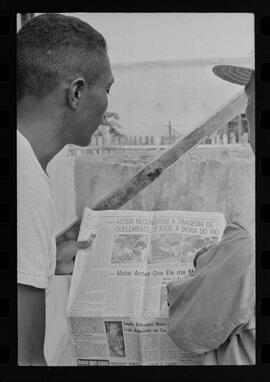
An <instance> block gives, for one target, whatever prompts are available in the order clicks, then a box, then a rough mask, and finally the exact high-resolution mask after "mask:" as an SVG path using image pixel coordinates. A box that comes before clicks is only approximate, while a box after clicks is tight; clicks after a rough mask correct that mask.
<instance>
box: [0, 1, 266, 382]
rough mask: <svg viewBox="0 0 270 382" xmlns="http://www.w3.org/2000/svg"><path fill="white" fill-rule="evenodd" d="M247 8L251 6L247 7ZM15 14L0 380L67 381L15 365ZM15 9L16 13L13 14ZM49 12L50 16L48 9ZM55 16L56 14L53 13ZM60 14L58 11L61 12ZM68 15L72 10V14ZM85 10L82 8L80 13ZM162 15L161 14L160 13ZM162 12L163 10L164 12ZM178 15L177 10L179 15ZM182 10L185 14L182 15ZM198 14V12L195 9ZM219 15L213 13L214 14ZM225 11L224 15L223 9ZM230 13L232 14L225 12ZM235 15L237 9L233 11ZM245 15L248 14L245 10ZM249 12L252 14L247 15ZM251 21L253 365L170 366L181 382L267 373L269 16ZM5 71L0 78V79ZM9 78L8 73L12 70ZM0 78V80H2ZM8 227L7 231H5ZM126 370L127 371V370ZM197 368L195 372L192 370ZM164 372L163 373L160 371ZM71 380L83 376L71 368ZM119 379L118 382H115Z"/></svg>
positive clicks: (10, 42) (5, 168) (1, 191)
mask: <svg viewBox="0 0 270 382" xmlns="http://www.w3.org/2000/svg"><path fill="white" fill-rule="evenodd" d="M251 9H252V7H251ZM16 11H17V10H15V9H13V8H12V9H10V10H9V12H7V13H6V14H4V13H3V14H1V15H0V45H1V54H0V72H1V73H0V142H5V144H3V145H2V146H3V147H2V149H3V151H2V152H1V157H0V216H1V218H0V228H1V239H2V240H1V241H0V286H1V292H0V331H1V337H0V377H1V378H6V380H9V378H12V376H14V375H17V373H21V376H27V378H28V380H30V375H31V377H33V378H34V379H33V380H35V379H36V378H37V377H38V378H39V379H42V378H49V379H50V378H51V379H54V378H55V379H56V378H57V377H60V376H62V374H63V373H65V375H66V378H67V380H72V378H73V372H74V370H70V369H68V371H67V370H66V369H65V368H63V369H62V370H59V369H57V370H52V369H51V368H45V369H44V368H42V369H40V368H36V370H33V368H31V369H32V370H29V369H28V371H27V370H22V368H18V366H17V349H16V346H17V308H16V305H17V298H16V239H15V237H14V235H16V171H15V169H16V153H15V151H16V145H15V134H14V132H15V127H16V121H15V116H16V103H15V102H16V100H15V99H13V98H14V97H13V98H12V99H10V98H9V97H10V89H11V88H12V89H13V91H14V90H16V86H15V79H14V75H11V74H10V73H11V68H13V69H14V67H15V50H14V49H10V46H15V40H16V20H15V18H16ZM19 11H21V10H18V12H19ZM50 11H53V10H52V9H51V10H50ZM58 11H59V10H58ZM60 11H64V8H63V9H61V10H60ZM73 11H74V10H73ZM84 11H87V9H84ZM160 11H162V10H160ZM164 11H166V10H164ZM179 11H180V10H179ZM184 11H188V10H184ZM197 11H200V10H197ZM216 11H219V10H216ZM228 11H230V10H228ZM231 11H233V9H231ZM238 11H241V10H238ZM245 11H248V10H247V9H245ZM251 12H252V10H251ZM254 12H255V21H256V23H255V24H256V31H255V32H256V48H255V55H256V72H257V73H256V89H257V92H256V94H257V96H256V101H257V105H256V125H257V126H258V128H257V136H256V138H257V145H256V150H257V152H256V156H257V158H256V173H257V176H256V178H257V180H256V194H257V200H256V209H257V223H256V232H257V243H256V254H257V258H256V272H257V277H256V279H257V282H256V285H257V286H256V291H257V304H256V305H257V364H256V366H255V367H254V368H253V367H251V368H248V370H247V369H246V368H241V367H240V368H237V370H236V369H235V368H233V370H232V368H231V367H228V368H225V369H224V368H221V369H219V370H217V369H216V368H212V369H209V368H205V369H204V370H203V369H202V368H200V367H199V368H193V369H191V368H188V367H183V368H181V371H180V370H179V368H176V367H171V368H170V375H171V376H173V375H179V376H181V375H183V377H184V378H185V380H194V378H195V376H198V377H200V376H202V375H203V374H204V373H207V379H206V380H208V381H214V380H216V377H217V376H218V377H220V376H221V375H223V376H222V378H223V379H224V380H228V379H230V380H239V377H241V376H249V377H250V378H251V379H252V378H254V380H255V378H256V377H258V375H260V380H261V381H264V380H265V381H266V380H267V377H268V378H269V373H270V358H269V355H268V354H270V330H269V328H270V315H269V306H270V302H269V301H270V282H269V280H270V234H269V232H270V219H269V215H270V213H269V212H270V207H269V205H270V170H269V163H270V158H269V143H270V138H269V135H270V82H269V73H270V71H269V69H268V68H269V65H270V52H269V46H270V16H265V15H267V14H269V15H270V11H268V12H265V10H260V11H259V12H257V11H256V9H254ZM2 71H3V73H4V72H5V74H6V76H7V77H6V78H4V74H3V73H2ZM13 73H14V71H13ZM2 76H3V77H2ZM11 225H12V227H13V228H12V229H11ZM104 369H106V368H100V369H99V371H98V372H97V371H96V370H97V369H96V368H93V369H91V375H92V376H93V375H97V376H98V377H100V378H101V379H102V378H104V377H106V376H108V372H107V371H106V370H104ZM127 369H129V368H127ZM127 369H126V370H122V371H121V372H120V371H119V368H117V367H115V368H114V369H113V370H112V369H111V368H110V378H114V377H119V375H121V378H123V379H124V378H130V377H131V376H133V377H134V378H140V379H141V380H144V378H142V375H143V373H141V371H142V370H138V369H137V368H131V369H130V370H127ZM196 369H197V370H196ZM149 370H150V373H149V372H148V373H145V375H146V376H147V380H148V381H150V380H155V381H158V380H163V379H162V378H164V377H168V374H167V373H168V371H167V370H165V368H149ZM163 370H164V371H163ZM75 375H76V376H77V377H79V376H81V375H85V376H86V377H87V376H88V377H89V370H88V372H85V371H83V370H82V369H80V370H78V369H76V374H75ZM121 378H120V379H121ZM31 380H32V379H31Z"/></svg>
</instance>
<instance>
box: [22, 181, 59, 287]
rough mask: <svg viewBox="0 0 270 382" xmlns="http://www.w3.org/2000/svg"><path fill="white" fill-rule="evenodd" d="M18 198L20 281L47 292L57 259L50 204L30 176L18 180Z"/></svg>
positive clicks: (38, 185)
mask: <svg viewBox="0 0 270 382" xmlns="http://www.w3.org/2000/svg"><path fill="white" fill-rule="evenodd" d="M17 196H18V203H17V205H18V210H17V211H18V220H17V222H18V228H17V230H18V247H17V248H18V250H17V282H18V283H20V284H26V285H30V286H34V287H36V288H42V289H46V288H47V287H48V280H49V277H50V276H51V274H52V264H53V257H55V256H56V255H55V247H54V243H53V240H54V233H53V226H54V225H53V224H54V222H53V218H54V216H53V209H52V205H51V201H50V198H48V197H46V192H45V191H44V189H42V187H41V186H40V184H38V182H37V181H36V180H35V178H31V177H29V179H23V181H19V180H18V192H17ZM53 252H54V253H53Z"/></svg>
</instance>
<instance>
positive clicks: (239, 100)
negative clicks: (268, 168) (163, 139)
mask: <svg viewBox="0 0 270 382" xmlns="http://www.w3.org/2000/svg"><path fill="white" fill-rule="evenodd" d="M245 104H246V97H245V94H244V92H243V91H241V93H239V94H237V95H236V96H235V97H234V98H233V99H231V100H230V101H229V102H228V103H226V104H225V105H223V106H222V107H221V108H219V109H218V110H217V111H216V112H215V113H214V114H212V115H211V116H210V118H208V119H207V120H206V121H205V122H203V123H201V124H200V125H199V126H197V127H196V128H195V129H194V130H193V131H191V132H189V133H187V134H186V135H184V136H183V137H181V138H180V139H179V140H177V141H176V142H175V143H174V144H173V145H172V146H171V147H170V148H169V149H168V150H166V151H164V152H163V153H161V155H160V156H159V157H158V158H155V159H154V160H153V161H152V162H150V163H149V164H147V165H146V166H145V167H144V168H143V169H142V170H141V171H139V172H138V173H137V174H135V175H134V176H132V177H131V178H130V179H129V180H128V181H127V182H126V183H125V184H123V185H120V186H119V187H118V188H117V189H115V190H113V191H112V192H110V193H109V194H108V195H107V196H105V197H104V198H103V199H102V200H100V201H99V202H98V203H96V205H95V206H94V207H92V209H93V210H97V211H98V210H110V209H112V210H114V209H115V210H116V209H119V208H120V207H122V206H123V205H124V204H126V203H127V202H128V201H129V200H131V199H132V198H133V197H134V196H136V195H137V194H138V193H139V192H140V191H141V190H143V189H144V188H145V187H147V186H148V185H149V184H150V183H152V182H153V181H155V180H156V179H157V178H159V176H160V175H161V174H162V173H163V171H164V170H166V169H167V168H169V167H170V166H172V165H173V164H175V163H176V162H177V161H178V160H180V159H182V158H183V157H184V155H185V154H186V153H187V152H189V151H190V150H191V149H194V148H195V147H196V146H197V145H198V144H200V143H201V142H202V141H203V140H204V139H205V138H207V137H209V136H210V135H212V134H213V133H214V132H216V131H217V130H219V129H220V128H222V127H223V126H224V125H226V124H227V123H228V122H230V121H231V120H232V119H233V118H234V117H235V116H237V115H238V114H240V113H241V112H242V111H243V109H244V107H245ZM80 224H81V219H77V220H76V221H75V222H73V223H72V224H71V225H70V226H69V227H67V228H66V229H65V230H64V231H62V232H61V233H60V234H59V235H58V236H57V238H56V242H57V245H59V244H61V243H62V242H63V241H65V240H66V233H67V232H68V231H73V232H74V233H75V234H76V237H77V235H78V232H79V228H80Z"/></svg>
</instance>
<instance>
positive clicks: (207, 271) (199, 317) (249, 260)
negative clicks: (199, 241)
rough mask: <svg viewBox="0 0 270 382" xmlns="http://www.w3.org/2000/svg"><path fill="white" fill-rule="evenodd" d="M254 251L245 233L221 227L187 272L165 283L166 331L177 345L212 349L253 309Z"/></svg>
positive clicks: (201, 350) (236, 227)
mask: <svg viewBox="0 0 270 382" xmlns="http://www.w3.org/2000/svg"><path fill="white" fill-rule="evenodd" d="M254 259H255V252H254V246H253V242H252V239H251V237H250V235H249V233H248V232H247V231H246V230H245V229H244V228H242V227H240V226H239V225H235V224H234V225H230V226H228V227H227V228H226V230H225V232H224V235H223V239H222V240H221V242H220V243H219V244H217V245H216V246H214V247H212V248H210V249H209V250H208V252H207V253H205V254H203V255H202V256H201V257H200V258H199V259H198V266H197V270H196V272H195V274H194V275H193V276H190V277H187V278H184V279H182V280H179V281H176V282H172V283H170V284H169V285H168V287H167V289H168V301H169V304H170V308H169V324H168V334H169V336H170V337H171V338H172V339H173V341H174V342H175V343H176V344H177V345H179V346H180V347H182V348H183V349H186V350H189V351H192V352H194V353H198V354H199V353H205V352H208V351H211V350H214V349H217V348H218V347H219V346H220V345H221V344H223V343H224V342H225V341H226V339H227V338H228V337H229V336H230V335H231V334H232V333H233V332H235V331H238V330H241V328H243V327H245V325H246V324H247V323H248V321H249V320H250V317H251V316H252V314H253V313H254V305H255V262H254Z"/></svg>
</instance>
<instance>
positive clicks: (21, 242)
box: [17, 131, 76, 366]
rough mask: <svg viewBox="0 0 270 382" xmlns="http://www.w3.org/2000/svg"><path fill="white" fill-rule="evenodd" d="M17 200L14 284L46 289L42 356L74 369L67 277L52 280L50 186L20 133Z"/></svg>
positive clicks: (52, 363) (53, 230) (53, 225)
mask: <svg viewBox="0 0 270 382" xmlns="http://www.w3.org/2000/svg"><path fill="white" fill-rule="evenodd" d="M17 200H18V204H17V205H18V261H17V282H18V283H20V284H25V285H31V286H33V287H35V288H41V289H46V332H45V344H44V353H45V358H46V361H47V363H48V365H49V366H56V365H62V364H63V365H70V366H71V365H76V363H75V359H74V355H73V348H72V344H71V340H70V337H69V333H68V329H67V323H66V315H65V313H66V305H67V298H68V290H69V284H70V276H59V277H57V276H54V272H55V265H56V242H55V236H56V216H55V207H54V202H53V194H52V186H51V183H50V179H49V177H48V175H47V174H46V172H45V171H44V170H43V169H42V167H41V165H40V163H39V161H38V159H37V157H36V155H35V153H34V151H33V149H32V147H31V145H30V143H29V142H28V140H27V139H26V138H25V137H24V136H23V135H22V134H21V133H20V132H19V131H17ZM63 283H66V284H67V286H66V288H63V286H65V285H63Z"/></svg>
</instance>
